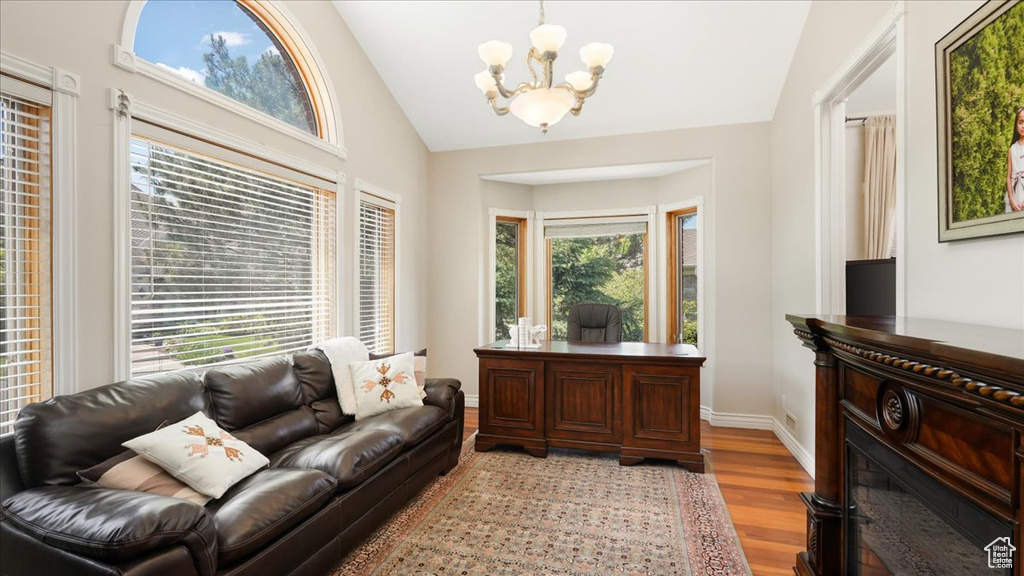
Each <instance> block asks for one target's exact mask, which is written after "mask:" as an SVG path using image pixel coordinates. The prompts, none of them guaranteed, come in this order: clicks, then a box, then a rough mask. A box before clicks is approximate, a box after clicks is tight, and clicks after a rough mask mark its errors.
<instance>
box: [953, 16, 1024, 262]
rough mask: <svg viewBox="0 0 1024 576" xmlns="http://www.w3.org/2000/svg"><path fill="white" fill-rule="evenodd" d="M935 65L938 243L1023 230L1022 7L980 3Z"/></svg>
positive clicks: (955, 30)
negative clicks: (937, 143) (937, 145)
mask: <svg viewBox="0 0 1024 576" xmlns="http://www.w3.org/2000/svg"><path fill="white" fill-rule="evenodd" d="M935 67H936V75H935V78H936V90H937V98H938V102H937V104H938V106H937V112H938V123H937V126H938V141H939V147H938V152H939V158H938V160H939V241H940V242H948V241H950V240H962V239H967V238H979V237H982V236H996V235H1000V234H1014V233H1020V232H1024V2H1021V1H1020V0H994V1H990V2H986V3H985V4H984V5H982V7H981V8H979V9H978V10H977V11H976V12H974V13H973V14H971V15H970V16H969V17H967V19H966V20H964V21H963V22H961V23H960V25H959V26H957V27H956V28H954V29H953V30H952V31H950V32H949V33H948V34H946V35H945V36H944V37H943V38H942V39H941V40H939V41H938V42H937V43H936V44H935Z"/></svg>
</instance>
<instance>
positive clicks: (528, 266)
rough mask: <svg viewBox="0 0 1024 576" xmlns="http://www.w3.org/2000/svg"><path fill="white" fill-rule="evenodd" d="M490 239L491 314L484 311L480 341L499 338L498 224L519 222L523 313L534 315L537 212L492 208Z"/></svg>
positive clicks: (489, 304)
mask: <svg viewBox="0 0 1024 576" xmlns="http://www.w3.org/2000/svg"><path fill="white" fill-rule="evenodd" d="M488 216H489V218H488V222H489V225H488V238H487V246H488V252H487V262H486V270H487V287H486V290H487V294H486V302H487V313H486V314H484V316H485V319H484V325H483V326H482V328H481V331H482V333H481V335H480V341H481V342H480V343H481V344H486V343H488V342H494V341H496V340H498V339H499V338H498V336H499V335H498V334H497V332H496V328H495V323H496V321H497V314H498V310H497V298H496V290H497V275H496V265H497V223H498V222H518V223H519V271H518V274H519V294H520V298H519V311H518V313H519V316H521V317H522V316H529V317H533V312H534V305H533V303H534V294H533V289H532V288H533V273H532V272H533V268H534V266H533V260H534V257H533V254H534V249H533V246H534V222H535V221H534V213H533V212H532V211H525V210H505V209H502V208H494V207H491V208H489V209H488Z"/></svg>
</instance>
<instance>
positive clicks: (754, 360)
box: [428, 119, 771, 414]
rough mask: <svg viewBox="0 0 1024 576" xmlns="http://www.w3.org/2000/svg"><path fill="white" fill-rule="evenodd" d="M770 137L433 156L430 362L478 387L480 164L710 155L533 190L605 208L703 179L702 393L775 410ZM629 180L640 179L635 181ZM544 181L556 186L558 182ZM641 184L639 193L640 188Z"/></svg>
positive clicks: (755, 409) (524, 168) (738, 133)
mask: <svg viewBox="0 0 1024 576" xmlns="http://www.w3.org/2000/svg"><path fill="white" fill-rule="evenodd" d="M568 121H572V119H570V120H568ZM768 139H769V126H768V124H766V123H760V124H744V125H736V126H723V127H716V128H701V129H693V130H675V131H666V132H654V133H646V134H631V135H625V136H612V137H604V138H588V139H582V140H568V141H558V142H549V143H544V144H535V145H523V146H507V147H498V148H485V149H477V150H465V151H456V152H443V153H437V154H432V155H431V158H430V162H431V163H430V186H429V189H430V212H429V222H430V230H431V237H430V248H429V252H430V256H429V265H430V269H431V271H438V272H436V273H432V274H431V275H430V276H429V282H430V301H431V307H430V314H431V315H430V322H429V325H430V329H429V334H428V339H429V341H430V346H431V350H430V356H431V371H432V372H433V373H435V374H445V375H450V376H453V377H456V378H459V379H461V380H462V381H463V383H464V387H465V389H466V391H467V393H468V394H477V391H478V386H477V363H476V357H475V356H474V354H473V348H474V347H475V346H478V345H480V344H482V343H483V342H482V338H483V335H482V333H481V332H482V331H481V329H480V326H481V325H482V321H481V318H483V317H484V316H483V314H484V302H485V301H486V298H485V296H486V295H485V294H484V288H483V284H484V278H485V270H484V269H483V266H484V255H485V253H486V247H487V238H486V234H487V220H486V214H487V208H488V207H489V206H488V204H486V202H488V201H489V198H490V197H493V196H492V195H491V194H492V192H489V190H490V189H491V186H492V184H493V183H487V182H486V181H482V180H481V179H480V175H481V174H502V173H510V172H528V171H542V170H559V169H571V168H586V167H595V166H608V165H619V164H639V163H647V162H664V161H672V160H688V159H700V158H711V159H713V163H712V165H711V166H710V167H706V168H703V169H698V170H693V171H688V172H693V175H692V178H693V179H694V181H693V182H689V183H688V182H687V181H686V179H687V178H689V176H682V175H680V176H678V179H675V178H673V177H671V176H670V177H665V178H662V179H658V180H660V182H658V183H657V184H656V185H653V186H652V185H650V184H639V183H638V182H639V181H635V180H634V181H618V182H616V181H613V182H606V183H601V184H598V185H595V186H593V187H592V189H594V190H596V192H595V195H592V196H589V197H588V195H587V193H586V192H585V190H586V186H584V185H576V184H573V185H564V186H559V187H557V188H560V189H561V190H562V193H561V194H559V195H558V196H545V190H543V189H542V190H536V191H535V193H534V203H535V204H534V207H535V208H537V209H544V210H556V209H575V210H584V209H595V208H601V207H604V206H601V205H598V204H603V203H611V205H613V206H621V207H632V206H637V205H647V204H656V203H661V202H665V201H666V200H665V199H666V198H676V197H678V198H682V197H683V195H684V194H686V192H683V191H682V190H695V189H697V188H696V187H698V186H700V180H701V179H703V180H704V182H705V185H707V184H708V183H710V184H711V186H710V190H711V192H710V193H708V195H707V196H705V207H706V210H707V211H708V213H709V214H712V216H711V219H712V222H710V223H709V224H708V225H707V226H706V227H705V231H706V234H708V235H709V237H708V244H709V246H710V247H714V252H712V253H709V258H710V259H712V260H713V262H709V269H708V271H707V272H708V274H713V275H714V278H715V283H716V284H717V289H716V290H715V292H714V294H713V296H714V298H713V299H712V301H709V302H707V303H706V305H708V306H712V307H713V313H714V315H715V317H716V321H715V327H714V328H715V337H714V341H713V342H711V343H709V346H707V348H708V350H706V352H708V354H709V355H713V356H714V358H715V361H716V371H717V374H716V375H715V390H714V392H713V394H714V396H713V399H712V398H710V397H709V396H710V394H709V393H706V394H704V398H703V403H705V404H707V405H709V406H711V408H712V409H713V410H715V411H716V412H726V413H743V414H769V412H770V409H771V388H770V382H769V380H768V378H766V374H768V373H769V372H770V357H771V356H770V355H771V351H770V346H771V341H770V322H771V317H770V311H771V307H770V302H771V292H770V280H769V279H770V259H771V244H770V238H771V221H770V218H769V215H770V213H771V188H770V181H769V179H768V177H767V175H768V174H769V173H770V159H771V155H770V149H769V146H768V141H769V140H768ZM652 180H653V179H652ZM631 183H632V184H635V185H636V186H634V187H633V188H632V190H630V189H629V187H630V186H631ZM624 186H625V187H626V189H624V188H623V187H624ZM538 188H541V187H538ZM543 188H546V189H548V190H547V191H548V192H551V189H552V188H555V187H543ZM633 191H638V194H637V195H636V196H631V194H633ZM676 194H679V196H676ZM641 199H642V201H640V200H641ZM712 254H713V256H712ZM709 296H712V294H711V293H709ZM466 319H471V320H466ZM712 350H713V351H712Z"/></svg>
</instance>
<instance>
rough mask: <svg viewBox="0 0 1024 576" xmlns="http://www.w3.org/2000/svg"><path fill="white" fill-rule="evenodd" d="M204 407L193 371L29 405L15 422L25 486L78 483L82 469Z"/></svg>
mask: <svg viewBox="0 0 1024 576" xmlns="http://www.w3.org/2000/svg"><path fill="white" fill-rule="evenodd" d="M200 411H201V412H204V413H206V414H207V415H209V406H208V404H207V399H206V396H205V395H204V394H203V383H202V381H201V380H200V378H199V376H197V375H196V374H194V373H192V372H189V371H181V372H171V373H167V374H159V375H155V376H150V377H144V378H138V379H135V380H130V381H127V382H119V383H117V384H109V385H107V386H101V387H99V388H94V389H92V390H87V391H85V392H80V393H78V394H71V395H68V396H57V397H55V398H51V399H49V400H47V401H46V402H39V403H36V404H29V405H28V406H26V407H24V408H22V409H21V412H20V414H19V415H18V419H17V420H16V421H15V422H14V434H15V445H16V446H17V453H18V468H19V470H20V472H21V478H22V481H23V482H24V485H25V487H26V488H34V487H36V486H44V485H69V484H77V483H78V482H79V479H78V476H77V475H76V473H77V472H78V471H79V470H84V469H86V468H89V467H90V466H94V465H96V464H99V463H100V462H102V461H104V460H106V459H107V458H110V457H111V456H115V455H117V454H120V453H121V452H123V451H124V450H126V449H125V448H123V447H122V446H121V443H122V442H126V441H128V440H131V439H132V438H135V437H137V436H141V435H143V434H148V433H150V432H152V431H154V430H156V429H157V428H158V427H159V426H160V424H162V423H163V422H165V421H169V422H172V423H173V422H177V421H178V420H182V419H184V418H187V417H189V416H191V415H193V414H195V413H196V412H200Z"/></svg>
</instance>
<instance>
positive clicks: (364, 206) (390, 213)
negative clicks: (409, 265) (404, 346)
mask: <svg viewBox="0 0 1024 576" xmlns="http://www.w3.org/2000/svg"><path fill="white" fill-rule="evenodd" d="M396 212H397V210H396V206H395V203H394V202H391V201H388V200H383V199H381V198H378V197H376V196H372V195H369V194H362V195H361V197H360V199H359V243H358V247H357V252H358V254H357V259H358V282H359V285H358V292H359V314H358V319H357V322H358V327H357V328H358V335H359V340H361V341H362V342H363V344H365V345H366V347H367V348H369V349H370V352H373V353H376V354H382V353H386V352H394V350H395V237H396V229H397V214H396Z"/></svg>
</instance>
